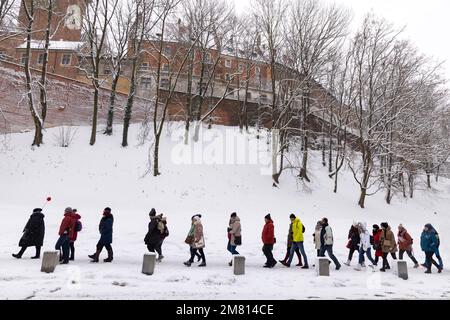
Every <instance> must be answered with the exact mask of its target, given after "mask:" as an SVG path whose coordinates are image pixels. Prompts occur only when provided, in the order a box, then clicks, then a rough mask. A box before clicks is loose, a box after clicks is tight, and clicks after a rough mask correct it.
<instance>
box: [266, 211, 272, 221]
mask: <svg viewBox="0 0 450 320" xmlns="http://www.w3.org/2000/svg"><path fill="white" fill-rule="evenodd" d="M264 219H268V220H272V218H271V217H270V213H269V214H267V215H266V216H265V217H264Z"/></svg>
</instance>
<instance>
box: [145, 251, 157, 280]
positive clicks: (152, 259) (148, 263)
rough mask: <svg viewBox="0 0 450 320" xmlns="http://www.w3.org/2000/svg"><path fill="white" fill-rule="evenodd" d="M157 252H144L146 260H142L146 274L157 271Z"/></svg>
mask: <svg viewBox="0 0 450 320" xmlns="http://www.w3.org/2000/svg"><path fill="white" fill-rule="evenodd" d="M155 264H156V253H153V252H151V253H146V254H144V261H143V262H142V273H143V274H146V275H149V276H150V275H152V274H153V272H154V271H155Z"/></svg>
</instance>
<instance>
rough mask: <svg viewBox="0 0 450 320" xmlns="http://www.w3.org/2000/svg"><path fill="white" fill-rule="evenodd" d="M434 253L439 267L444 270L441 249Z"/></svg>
mask: <svg viewBox="0 0 450 320" xmlns="http://www.w3.org/2000/svg"><path fill="white" fill-rule="evenodd" d="M434 253H435V254H436V258H437V259H438V261H439V267H441V269H444V263H443V262H442V258H441V254H440V253H439V247H438V248H437V249H436V251H435V252H434Z"/></svg>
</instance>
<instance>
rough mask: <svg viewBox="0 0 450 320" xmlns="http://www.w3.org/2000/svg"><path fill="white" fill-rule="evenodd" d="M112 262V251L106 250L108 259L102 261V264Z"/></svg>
mask: <svg viewBox="0 0 450 320" xmlns="http://www.w3.org/2000/svg"><path fill="white" fill-rule="evenodd" d="M112 261H113V251H112V249H110V250H108V258H106V259H103V262H112Z"/></svg>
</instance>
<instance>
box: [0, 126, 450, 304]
mask: <svg viewBox="0 0 450 320" xmlns="http://www.w3.org/2000/svg"><path fill="white" fill-rule="evenodd" d="M178 127H179V128H182V124H178V123H172V124H171V126H170V130H168V133H167V134H166V135H164V141H162V143H161V161H160V163H161V168H160V170H161V172H162V175H161V176H159V177H157V178H155V177H152V176H151V175H147V176H145V177H143V175H144V173H145V171H146V169H147V163H146V162H147V158H148V151H149V147H150V145H149V144H145V145H143V146H138V139H137V136H138V131H139V126H138V125H134V126H132V127H131V131H130V137H131V138H134V139H135V140H134V143H132V142H131V139H130V142H131V143H130V147H128V148H127V149H124V148H122V147H120V141H121V137H120V134H119V132H121V128H120V127H116V128H115V130H116V131H115V133H116V134H115V135H114V136H113V137H106V136H103V135H101V134H99V135H98V140H97V143H96V145H95V146H93V147H91V146H89V145H88V141H89V134H90V128H89V127H80V128H79V129H78V131H77V133H76V135H75V138H74V141H73V143H72V145H71V146H70V147H69V148H61V147H58V146H56V139H55V138H54V135H58V129H57V128H53V129H50V130H48V132H47V133H46V144H45V145H44V146H42V147H40V148H38V149H36V150H32V149H31V148H30V144H31V141H32V133H22V134H14V135H12V136H11V140H10V141H9V149H8V150H6V151H4V152H1V153H0V218H1V222H2V223H1V225H2V231H1V235H0V299H27V298H29V299H80V298H82V299H319V298H320V299H397V298H399V299H405V298H406V299H414V298H421V299H428V298H447V299H448V298H450V275H449V273H448V271H446V270H445V269H444V272H443V273H442V274H437V273H436V270H435V269H433V272H434V273H433V274H432V275H427V274H424V273H423V272H424V269H423V268H420V269H412V268H410V269H409V272H410V274H409V276H410V278H409V280H406V281H405V280H402V279H399V278H398V277H397V276H396V275H394V274H393V271H392V270H389V272H386V273H380V272H378V269H379V268H378V269H376V271H375V272H372V271H370V270H369V271H367V272H366V271H361V272H358V271H355V270H354V269H353V267H354V266H355V265H356V263H357V257H356V254H355V256H354V257H353V261H352V266H351V267H347V266H345V265H344V266H343V267H342V269H341V270H339V271H335V270H334V266H333V265H332V268H331V276H330V277H321V278H319V277H316V275H315V270H314V269H313V268H310V269H309V270H302V269H300V268H299V267H291V268H289V269H288V268H285V267H283V266H281V265H280V264H277V266H276V267H275V268H274V269H265V268H262V265H263V264H264V262H265V258H264V256H263V254H262V252H261V247H262V243H261V231H262V227H263V225H264V216H265V215H266V214H267V213H271V215H272V218H273V219H274V224H275V233H276V238H277V244H276V245H275V249H274V256H275V258H276V259H277V260H279V259H282V258H283V257H284V254H285V250H286V235H287V231H288V227H289V214H291V213H295V214H297V215H298V216H299V217H300V218H301V219H302V221H303V222H304V224H305V226H306V235H305V237H306V238H305V247H306V250H307V254H308V259H309V261H310V266H311V265H312V264H313V263H314V260H315V249H314V246H313V243H312V236H311V234H312V233H313V230H314V226H315V224H316V221H317V220H319V219H321V218H322V217H328V219H329V223H330V226H331V227H332V228H333V231H334V236H335V245H334V251H335V254H336V256H337V258H338V259H339V260H340V261H341V262H344V261H346V258H347V253H348V252H347V249H346V248H345V245H346V242H347V233H348V229H349V227H350V225H351V223H352V222H353V221H366V222H367V224H368V225H369V226H371V225H372V224H374V223H377V224H380V223H381V222H383V221H388V222H389V224H390V225H391V226H393V229H394V232H395V233H396V231H397V225H398V224H399V223H403V224H404V225H405V226H406V228H407V229H408V231H409V232H410V233H411V235H412V237H413V238H414V251H415V254H416V257H417V258H418V260H419V262H423V261H424V254H423V252H421V251H420V245H419V243H420V233H421V231H422V228H423V225H424V224H425V223H432V224H433V225H434V226H435V228H436V229H437V230H438V231H439V232H440V235H441V243H442V245H441V254H442V256H443V259H444V267H446V266H448V265H449V264H450V256H449V254H448V252H449V251H450V238H449V237H448V234H447V233H448V230H450V218H449V215H450V212H449V209H450V181H449V180H446V179H441V181H440V182H439V183H438V184H434V187H435V189H436V190H433V191H418V192H417V193H416V197H415V199H412V200H404V199H401V198H399V197H395V198H394V200H393V204H392V205H390V206H388V205H386V204H385V202H384V201H383V194H382V193H380V194H377V195H375V196H373V197H370V198H368V200H367V202H366V205H367V208H366V209H364V210H362V209H360V208H359V207H358V206H357V204H356V203H357V198H358V187H357V185H356V184H355V183H354V181H353V177H352V175H351V173H350V172H349V171H347V170H345V171H344V173H343V175H342V176H341V177H340V181H339V183H340V186H339V190H338V194H334V193H332V188H333V185H332V182H331V181H330V179H329V178H328V175H327V171H326V169H325V168H323V167H322V166H321V164H320V161H311V162H310V163H311V166H312V168H311V169H312V170H311V175H310V178H311V180H312V183H311V184H308V188H305V187H304V186H303V184H302V183H299V182H298V181H297V180H296V179H295V178H294V177H293V176H292V175H291V174H290V173H288V172H285V173H283V175H282V176H281V180H280V182H281V184H280V188H279V189H277V188H273V187H272V183H271V177H270V175H267V174H266V173H267V168H265V167H264V165H263V164H264V160H265V159H266V157H267V156H268V154H266V147H267V146H266V143H265V141H264V138H265V137H262V139H260V140H256V139H255V136H254V135H253V134H251V135H249V136H248V140H247V141H248V142H249V143H248V147H249V148H250V149H248V148H246V149H247V150H249V151H248V154H247V156H246V157H243V155H242V154H240V155H236V159H235V161H232V159H233V153H232V152H231V151H230V150H232V148H230V145H227V143H230V141H231V140H230V138H231V136H232V133H237V129H231V128H225V127H217V128H215V129H214V130H212V131H208V132H206V130H205V132H204V133H205V135H204V136H203V139H204V142H203V143H199V144H197V145H196V146H197V148H200V149H197V150H194V151H192V153H189V150H190V147H185V146H184V145H183V144H182V141H183V131H182V130H181V131H179V130H177V129H178ZM230 130H232V131H233V132H231V131H230ZM238 143H243V142H242V141H240V142H238ZM225 146H227V147H226V148H225ZM256 147H259V153H257V150H256ZM241 149H242V148H241ZM225 150H226V152H225ZM190 154H191V155H192V157H189V155H190ZM256 154H258V155H259V157H260V163H259V164H251V163H256V162H257V161H256V158H255V156H256ZM201 155H202V156H203V158H202V157H200V156H201ZM318 156H319V155H318V154H317V155H316V154H313V155H312V157H313V158H314V157H318ZM214 157H215V158H214ZM189 159H190V160H191V161H188V160H189ZM227 159H228V160H227ZM217 160H220V161H217ZM236 161H238V163H239V162H242V163H247V164H240V165H236V164H234V165H232V164H226V163H227V162H228V163H234V162H236ZM189 162H191V163H189ZM217 162H219V163H217ZM220 162H223V163H224V164H220ZM249 163H250V164H249ZM47 196H51V197H52V198H53V201H52V202H50V204H48V205H47V206H46V207H45V209H44V211H43V213H44V214H45V216H46V218H45V222H46V236H45V242H44V248H43V250H46V249H53V246H54V244H55V242H56V240H57V238H58V235H57V233H58V228H59V223H60V221H61V219H62V216H63V210H64V208H65V207H67V206H72V207H74V208H77V209H78V211H79V213H80V214H81V216H82V222H83V231H82V232H81V233H80V234H79V236H78V240H77V242H76V249H77V251H76V261H75V262H72V261H71V263H70V264H69V265H61V266H58V267H57V269H56V271H55V273H53V274H44V273H41V272H40V264H41V261H40V260H38V261H37V260H31V259H29V257H31V256H32V255H33V254H34V248H29V249H28V250H27V252H26V253H25V254H24V257H23V258H22V259H21V260H16V259H14V258H13V257H11V253H15V252H17V251H18V246H17V244H18V241H19V239H20V236H21V232H22V229H23V227H24V225H25V223H26V221H27V219H28V217H29V215H30V214H31V211H32V209H33V208H35V207H40V206H42V205H43V202H44V200H45V198H46V197H47ZM106 206H109V207H111V208H112V213H113V214H114V217H115V222H114V242H113V248H114V261H113V263H111V264H106V263H103V262H101V263H99V264H92V263H90V262H89V261H90V259H89V258H88V257H87V255H88V254H92V253H93V251H94V248H95V244H96V242H97V240H98V222H99V220H100V218H101V213H102V210H103V208H104V207H106ZM152 207H155V208H156V210H157V211H158V213H164V214H165V215H166V216H167V217H168V227H169V230H170V236H169V237H168V238H167V239H166V240H165V242H164V245H163V252H164V256H165V257H166V258H165V259H164V260H163V262H161V263H159V264H158V265H157V266H156V271H155V274H154V275H152V276H145V275H143V274H141V272H140V271H141V263H142V255H143V254H144V253H146V247H145V245H144V243H143V239H144V236H145V233H146V231H147V223H148V212H149V211H150V209H151V208H152ZM233 211H236V212H237V213H238V215H239V216H240V218H241V222H242V228H243V230H242V239H243V246H241V247H238V251H239V252H240V253H241V254H243V255H245V256H246V258H247V265H246V274H245V275H244V276H234V275H233V273H232V268H231V267H229V266H228V262H229V261H230V257H231V255H230V253H229V252H228V251H226V245H227V234H226V231H227V230H226V228H227V225H228V219H229V215H230V213H231V212H233ZM195 213H201V214H202V221H203V225H204V232H205V236H206V248H205V254H206V261H207V267H206V268H198V267H197V264H196V263H194V264H193V266H192V267H190V268H188V267H186V266H184V265H183V261H186V260H187V259H188V258H189V248H188V246H187V245H186V244H185V243H184V239H185V237H186V234H187V232H188V231H189V227H190V217H191V216H192V215H193V214H195ZM105 255H106V252H105V251H104V252H103V253H102V256H101V259H103V258H105ZM405 256H406V255H405ZM406 259H407V261H408V265H409V266H410V267H411V262H410V260H409V259H408V258H406ZM294 262H296V258H294ZM379 265H380V264H379Z"/></svg>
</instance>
